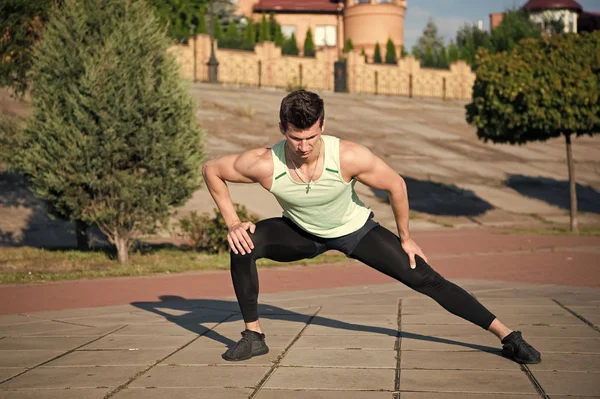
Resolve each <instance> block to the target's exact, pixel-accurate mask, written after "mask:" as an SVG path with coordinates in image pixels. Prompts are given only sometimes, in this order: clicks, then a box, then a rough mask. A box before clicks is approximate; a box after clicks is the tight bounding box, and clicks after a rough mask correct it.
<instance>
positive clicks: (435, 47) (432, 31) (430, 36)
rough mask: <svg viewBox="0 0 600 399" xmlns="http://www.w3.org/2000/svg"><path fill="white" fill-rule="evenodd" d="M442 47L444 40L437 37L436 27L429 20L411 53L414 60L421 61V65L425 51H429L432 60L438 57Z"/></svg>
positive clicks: (431, 20)
mask: <svg viewBox="0 0 600 399" xmlns="http://www.w3.org/2000/svg"><path fill="white" fill-rule="evenodd" d="M442 47H444V39H443V38H442V37H441V36H438V28H437V25H436V24H435V22H433V19H431V18H430V19H429V21H428V22H427V25H426V26H425V29H423V35H422V36H421V37H419V39H418V40H417V44H415V45H414V46H413V48H412V53H413V55H414V56H415V58H417V59H419V60H421V63H424V62H425V56H426V54H427V49H430V51H431V54H432V59H434V58H436V57H437V56H438V54H439V53H440V50H441V49H442ZM429 66H432V65H429Z"/></svg>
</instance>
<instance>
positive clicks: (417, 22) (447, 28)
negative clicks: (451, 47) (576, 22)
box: [404, 0, 600, 51]
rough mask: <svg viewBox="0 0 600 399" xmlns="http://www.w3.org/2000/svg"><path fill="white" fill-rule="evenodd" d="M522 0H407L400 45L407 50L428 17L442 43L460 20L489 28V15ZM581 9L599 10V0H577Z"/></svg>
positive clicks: (450, 36)
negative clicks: (402, 40)
mask: <svg viewBox="0 0 600 399" xmlns="http://www.w3.org/2000/svg"><path fill="white" fill-rule="evenodd" d="M526 2H527V1H526V0H408V1H407V2H406V3H407V5H406V15H405V16H404V45H405V47H406V48H407V50H408V51H410V49H411V48H412V46H413V45H414V44H415V43H416V42H417V39H418V38H419V37H420V36H421V35H422V33H423V28H425V25H426V24H427V20H428V19H429V18H430V17H431V18H433V20H434V22H435V23H436V25H437V26H438V32H439V35H440V36H443V37H444V39H445V41H446V43H449V42H450V39H451V38H454V37H455V36H456V31H457V29H458V28H459V27H460V26H462V25H463V24H464V23H477V21H478V20H482V21H483V29H484V30H487V31H489V27H490V14H491V13H494V12H502V11H504V10H505V9H507V8H519V7H521V6H522V5H523V4H525V3H526ZM577 2H578V3H579V4H581V7H583V10H584V11H592V12H600V0H577Z"/></svg>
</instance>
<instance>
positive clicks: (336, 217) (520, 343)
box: [203, 90, 541, 363]
mask: <svg viewBox="0 0 600 399" xmlns="http://www.w3.org/2000/svg"><path fill="white" fill-rule="evenodd" d="M324 117H325V109H324V104H323V100H322V99H321V98H320V97H319V96H318V95H317V94H315V93H312V92H309V91H304V90H299V91H295V92H292V93H290V94H288V95H287V96H286V97H285V98H284V99H283V100H282V102H281V108H280V111H279V118H280V122H279V129H280V130H281V133H282V134H283V135H284V136H285V140H282V141H280V142H278V143H277V144H275V145H274V146H273V147H272V148H256V149H252V150H249V151H246V152H244V153H241V154H234V155H227V156H224V157H221V158H218V159H215V160H211V161H209V162H207V163H206V164H205V165H204V168H203V175H204V178H205V181H206V185H207V187H208V190H209V191H210V194H211V195H212V197H213V199H214V200H215V202H216V204H217V207H218V208H219V210H220V211H221V213H222V214H223V218H224V219H225V223H227V227H228V228H229V233H228V234H227V240H228V242H229V245H230V247H231V277H232V280H233V286H234V289H235V294H236V296H237V300H238V303H239V305H240V309H241V312H242V316H243V318H244V322H245V325H246V329H245V330H244V331H243V332H242V339H241V340H240V341H238V342H237V343H236V344H235V345H234V346H233V347H231V348H229V350H227V352H225V353H224V354H223V357H224V358H225V359H226V360H231V361H237V360H246V359H250V358H251V357H253V356H257V355H263V354H265V353H267V352H268V351H269V349H268V347H267V345H266V343H265V335H264V334H263V333H262V330H261V328H260V324H259V320H258V310H257V305H258V303H257V300H258V286H259V285H258V273H257V270H256V259H260V258H267V259H272V260H275V261H279V262H291V261H296V260H300V259H306V258H313V257H315V256H317V255H319V254H321V253H323V252H325V251H327V250H330V249H335V250H338V251H341V252H343V253H344V254H346V255H347V256H349V257H351V258H354V259H357V260H359V261H361V262H363V263H365V264H367V265H368V266H370V267H372V268H374V269H376V270H378V271H380V272H382V273H384V274H386V275H388V276H390V277H392V278H395V279H396V280H398V281H400V282H402V283H404V284H406V285H407V286H409V287H410V288H412V289H414V290H416V291H418V292H420V293H423V294H425V295H427V296H429V297H431V298H433V299H434V300H435V301H437V302H438V303H439V304H440V305H441V306H442V307H443V308H444V309H446V310H447V311H449V312H451V313H453V314H455V315H457V316H459V317H462V318H463V319H466V320H468V321H470V322H472V323H474V324H476V325H478V326H480V327H481V328H483V329H485V330H488V331H490V332H491V333H493V334H494V335H496V336H497V337H498V338H499V339H500V341H501V343H502V345H503V347H502V354H503V355H504V356H506V357H509V358H511V359H514V360H515V361H516V362H519V363H539V362H540V361H541V356H540V353H539V352H538V351H537V350H535V349H534V348H533V347H532V346H531V345H529V344H528V343H527V342H525V340H524V339H523V338H522V336H521V333H520V332H519V331H512V330H510V329H509V328H508V327H506V326H505V325H504V324H502V323H501V322H500V320H498V319H497V318H496V317H495V316H494V315H493V314H492V313H490V312H489V311H488V310H487V309H486V308H485V307H484V306H483V305H481V304H480V303H479V302H478V301H477V300H476V299H475V298H474V297H473V296H471V295H470V294H469V293H467V292H466V291H465V290H463V289H462V288H460V287H459V286H457V285H456V284H454V283H451V282H449V281H448V280H446V279H444V278H443V277H442V276H441V275H439V274H438V273H437V272H436V271H435V270H433V269H432V268H431V267H430V266H429V264H428V263H427V258H426V257H425V255H424V254H423V251H422V250H421V248H419V246H418V245H417V244H416V243H415V241H413V239H412V238H411V236H410V233H409V229H408V197H407V192H406V184H405V182H404V180H403V179H402V177H400V176H399V175H398V174H397V173H396V172H394V170H393V169H392V168H391V167H390V166H389V165H387V164H386V163H385V162H384V161H383V160H381V159H380V158H379V157H377V156H375V155H374V154H373V153H372V152H371V151H370V150H369V149H367V148H366V147H364V146H362V145H360V144H356V143H353V142H350V141H345V140H340V139H338V138H337V137H333V136H326V135H323V134H322V133H323V129H324V127H325V120H324V119H325V118H324ZM356 181H360V182H362V183H364V184H366V185H367V186H369V187H372V188H375V189H380V190H385V191H387V192H388V195H389V198H390V202H391V205H392V210H393V212H394V216H395V219H396V225H397V227H398V236H396V235H395V234H394V233H392V232H391V231H389V230H387V229H386V228H384V227H382V226H380V225H379V223H377V222H375V221H373V219H372V217H373V214H372V213H371V211H370V210H369V209H368V208H367V207H366V206H365V205H364V204H363V203H362V202H361V200H360V199H359V198H358V196H357V194H356V192H355V191H354V184H355V183H356ZM227 182H234V183H259V184H260V185H261V186H263V187H264V188H265V189H266V190H268V191H269V192H271V194H273V195H274V196H275V198H276V199H277V201H278V202H279V204H280V205H281V207H282V208H283V216H282V217H278V218H272V219H266V220H262V221H260V222H258V223H257V224H256V225H254V224H253V223H250V222H243V221H241V220H240V219H239V218H238V215H237V214H236V212H235V209H234V206H233V202H232V200H231V197H230V195H229V190H228V188H227Z"/></svg>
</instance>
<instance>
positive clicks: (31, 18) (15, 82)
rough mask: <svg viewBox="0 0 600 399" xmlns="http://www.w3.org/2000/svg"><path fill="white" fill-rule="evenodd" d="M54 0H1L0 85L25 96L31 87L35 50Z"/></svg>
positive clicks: (20, 95)
mask: <svg viewBox="0 0 600 399" xmlns="http://www.w3.org/2000/svg"><path fill="white" fill-rule="evenodd" d="M53 4H56V5H58V4H57V2H56V1H54V0H27V1H25V0H3V1H2V2H0V16H1V18H0V32H1V37H0V54H2V62H0V86H2V87H9V88H10V91H11V93H12V94H13V95H14V96H16V97H22V96H23V95H24V94H25V92H26V91H27V88H28V87H29V80H28V77H27V74H28V72H29V70H30V69H31V64H32V62H33V60H32V58H31V50H32V47H33V45H34V44H36V43H37V42H39V41H40V39H41V37H42V28H43V26H44V24H45V23H46V21H47V20H48V13H49V12H50V8H51V7H52V5H53Z"/></svg>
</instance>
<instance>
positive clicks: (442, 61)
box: [437, 47, 449, 68]
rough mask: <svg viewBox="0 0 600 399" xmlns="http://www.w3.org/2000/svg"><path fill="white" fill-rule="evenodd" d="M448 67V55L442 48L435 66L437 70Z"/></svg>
mask: <svg viewBox="0 0 600 399" xmlns="http://www.w3.org/2000/svg"><path fill="white" fill-rule="evenodd" d="M448 65H449V64H448V54H447V53H446V48H445V47H442V49H441V50H440V55H439V57H438V60H437V66H438V68H448Z"/></svg>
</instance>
